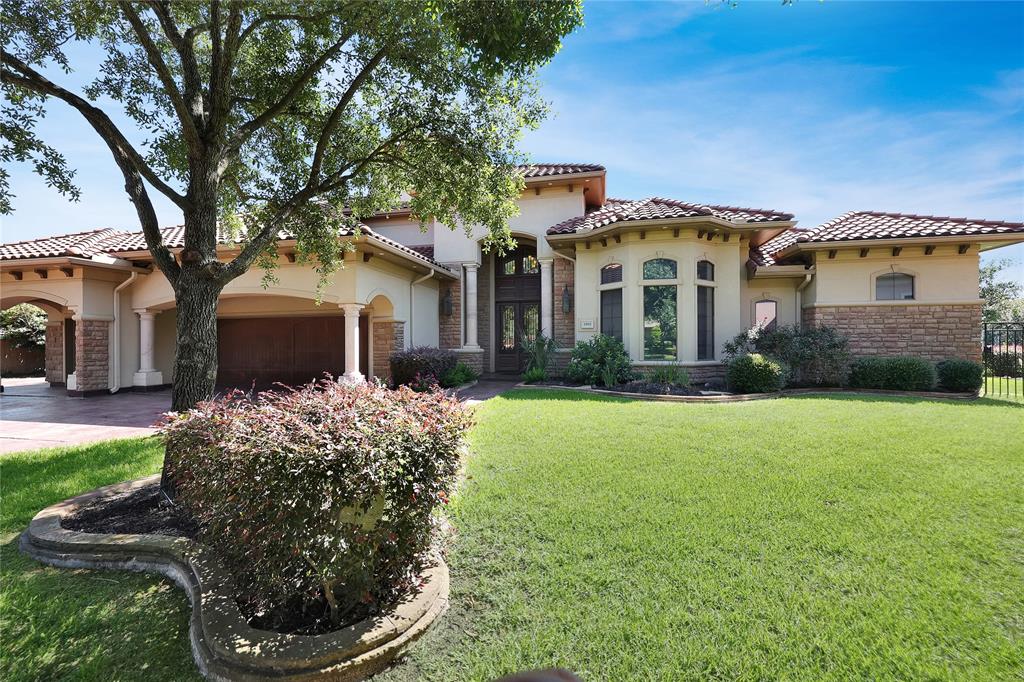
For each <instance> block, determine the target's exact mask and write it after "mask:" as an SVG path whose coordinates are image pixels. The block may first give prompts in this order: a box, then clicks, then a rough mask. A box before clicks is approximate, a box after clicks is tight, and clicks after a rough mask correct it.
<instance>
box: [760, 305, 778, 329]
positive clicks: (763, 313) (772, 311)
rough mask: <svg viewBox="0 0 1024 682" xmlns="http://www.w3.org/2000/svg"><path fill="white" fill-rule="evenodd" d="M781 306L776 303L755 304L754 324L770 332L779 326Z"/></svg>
mask: <svg viewBox="0 0 1024 682" xmlns="http://www.w3.org/2000/svg"><path fill="white" fill-rule="evenodd" d="M778 308H779V304H778V303H776V302H775V301H758V302H757V303H755V304H754V324H755V325H757V326H758V327H763V328H764V329H767V330H768V331H771V330H773V329H775V327H777V326H778Z"/></svg>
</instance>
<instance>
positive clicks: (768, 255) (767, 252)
mask: <svg viewBox="0 0 1024 682" xmlns="http://www.w3.org/2000/svg"><path fill="white" fill-rule="evenodd" d="M811 231H812V230H798V229H796V228H794V229H791V230H786V231H785V232H781V233H779V234H777V235H775V236H774V237H772V238H771V239H769V240H768V241H766V242H765V243H764V244H761V245H760V246H755V247H751V249H750V258H751V260H753V261H754V263H755V264H757V265H759V266H760V265H777V261H776V260H775V255H776V254H777V253H779V252H780V251H782V250H783V249H785V248H786V247H787V246H790V245H792V244H795V243H796V242H797V240H798V239H800V237H802V236H804V235H806V234H808V233H809V232H811Z"/></svg>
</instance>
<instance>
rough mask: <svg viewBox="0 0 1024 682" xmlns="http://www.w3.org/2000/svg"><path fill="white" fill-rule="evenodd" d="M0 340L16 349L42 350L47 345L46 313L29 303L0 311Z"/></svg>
mask: <svg viewBox="0 0 1024 682" xmlns="http://www.w3.org/2000/svg"><path fill="white" fill-rule="evenodd" d="M0 339H4V340H5V341H9V342H10V343H11V344H12V345H13V346H14V347H15V348H42V347H43V346H45V345H46V313H44V312H43V311H42V310H40V309H39V308H37V307H35V306H34V305H30V304H28V303H19V304H18V305H13V306H11V307H10V308H8V309H7V310H4V311H0Z"/></svg>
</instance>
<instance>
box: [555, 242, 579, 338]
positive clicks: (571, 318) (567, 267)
mask: <svg viewBox="0 0 1024 682" xmlns="http://www.w3.org/2000/svg"><path fill="white" fill-rule="evenodd" d="M574 274H575V265H573V263H572V262H571V261H567V260H566V259H564V258H555V262H554V272H553V274H552V278H553V280H554V285H553V291H552V292H551V293H552V306H553V307H554V310H553V311H552V312H553V317H554V320H553V322H554V326H555V329H554V332H553V334H554V337H555V342H556V343H557V344H558V345H559V346H560V347H562V348H571V347H572V346H573V344H575V343H576V308H575V302H574V307H573V309H572V310H570V311H569V312H567V313H566V312H563V310H562V292H563V291H565V287H567V286H568V287H569V295H570V296H574V295H575V293H576V287H575V283H574V281H573V279H574Z"/></svg>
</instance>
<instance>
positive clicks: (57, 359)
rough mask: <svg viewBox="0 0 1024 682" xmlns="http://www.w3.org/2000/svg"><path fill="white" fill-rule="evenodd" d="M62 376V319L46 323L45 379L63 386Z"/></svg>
mask: <svg viewBox="0 0 1024 682" xmlns="http://www.w3.org/2000/svg"><path fill="white" fill-rule="evenodd" d="M66 380H67V377H65V376H64V320H63V318H61V319H57V320H49V321H47V323H46V381H47V383H49V384H50V385H51V386H63V385H64V382H65V381H66Z"/></svg>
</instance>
